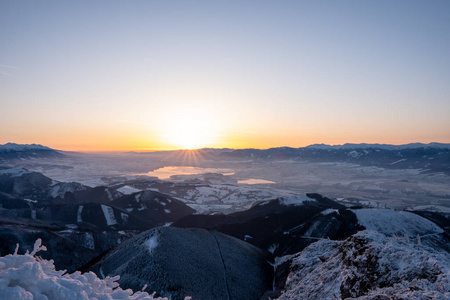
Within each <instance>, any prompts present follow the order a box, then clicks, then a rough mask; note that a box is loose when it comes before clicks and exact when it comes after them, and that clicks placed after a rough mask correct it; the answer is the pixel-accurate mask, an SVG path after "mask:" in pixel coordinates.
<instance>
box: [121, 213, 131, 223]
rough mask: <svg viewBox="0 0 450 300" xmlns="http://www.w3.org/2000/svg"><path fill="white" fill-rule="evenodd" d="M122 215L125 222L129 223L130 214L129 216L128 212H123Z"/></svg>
mask: <svg viewBox="0 0 450 300" xmlns="http://www.w3.org/2000/svg"><path fill="white" fill-rule="evenodd" d="M120 217H121V218H122V221H123V222H124V223H127V222H128V219H129V218H130V216H129V215H128V214H125V213H123V212H121V213H120Z"/></svg>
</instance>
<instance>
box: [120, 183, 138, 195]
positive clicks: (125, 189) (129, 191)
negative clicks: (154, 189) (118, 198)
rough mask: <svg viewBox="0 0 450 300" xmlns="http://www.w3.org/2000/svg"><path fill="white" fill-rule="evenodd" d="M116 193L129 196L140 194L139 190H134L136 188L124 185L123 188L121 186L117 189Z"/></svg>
mask: <svg viewBox="0 0 450 300" xmlns="http://www.w3.org/2000/svg"><path fill="white" fill-rule="evenodd" d="M117 191H118V192H121V193H122V194H124V195H130V194H134V193H137V192H140V191H141V190H138V189H136V188H134V187H132V186H129V185H125V186H123V187H121V188H118V189H117Z"/></svg>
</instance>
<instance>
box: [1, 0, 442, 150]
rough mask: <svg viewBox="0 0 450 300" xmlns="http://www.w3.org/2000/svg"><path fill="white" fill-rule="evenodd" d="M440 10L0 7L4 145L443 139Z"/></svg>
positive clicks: (121, 4) (339, 4) (417, 4)
mask: <svg viewBox="0 0 450 300" xmlns="http://www.w3.org/2000/svg"><path fill="white" fill-rule="evenodd" d="M449 15H450V2H449V1H72V2H69V1H6V0H5V1H1V2H0V41H1V44H0V105H1V107H2V111H3V113H2V116H3V117H2V118H1V119H0V143H5V142H8V141H13V142H21V143H33V142H34V143H42V144H46V145H49V146H53V147H56V148H61V149H76V150H80V149H81V150H83V149H84V150H93V149H98V150H100V149H101V150H119V149H124V150H125V149H141V150H142V149H171V148H177V147H184V146H185V145H186V140H187V139H189V140H191V141H193V142H192V143H191V145H192V147H195V146H199V147H200V146H202V147H203V146H208V147H257V148H267V147H276V146H294V147H297V146H304V145H307V144H310V143H321V142H324V143H329V144H341V143H345V142H379V143H394V144H400V143H408V142H416V141H420V142H431V141H437V142H450V84H449V83H450V55H449V53H450V18H449V17H448V16H449ZM192 132H195V133H196V134H195V135H191V134H192ZM180 136H182V137H180ZM180 140H183V142H181V141H180ZM182 144H185V145H182Z"/></svg>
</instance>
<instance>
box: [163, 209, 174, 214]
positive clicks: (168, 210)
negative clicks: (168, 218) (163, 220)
mask: <svg viewBox="0 0 450 300" xmlns="http://www.w3.org/2000/svg"><path fill="white" fill-rule="evenodd" d="M164 212H165V213H166V214H170V213H171V212H172V211H171V210H170V209H167V208H166V209H164Z"/></svg>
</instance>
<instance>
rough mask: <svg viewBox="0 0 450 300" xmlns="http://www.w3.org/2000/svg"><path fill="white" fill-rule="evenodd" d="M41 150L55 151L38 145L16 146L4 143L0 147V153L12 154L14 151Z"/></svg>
mask: <svg viewBox="0 0 450 300" xmlns="http://www.w3.org/2000/svg"><path fill="white" fill-rule="evenodd" d="M42 150H53V151H55V149H52V148H49V147H46V146H42V145H39V144H16V143H6V144H4V145H0V152H14V151H42Z"/></svg>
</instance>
